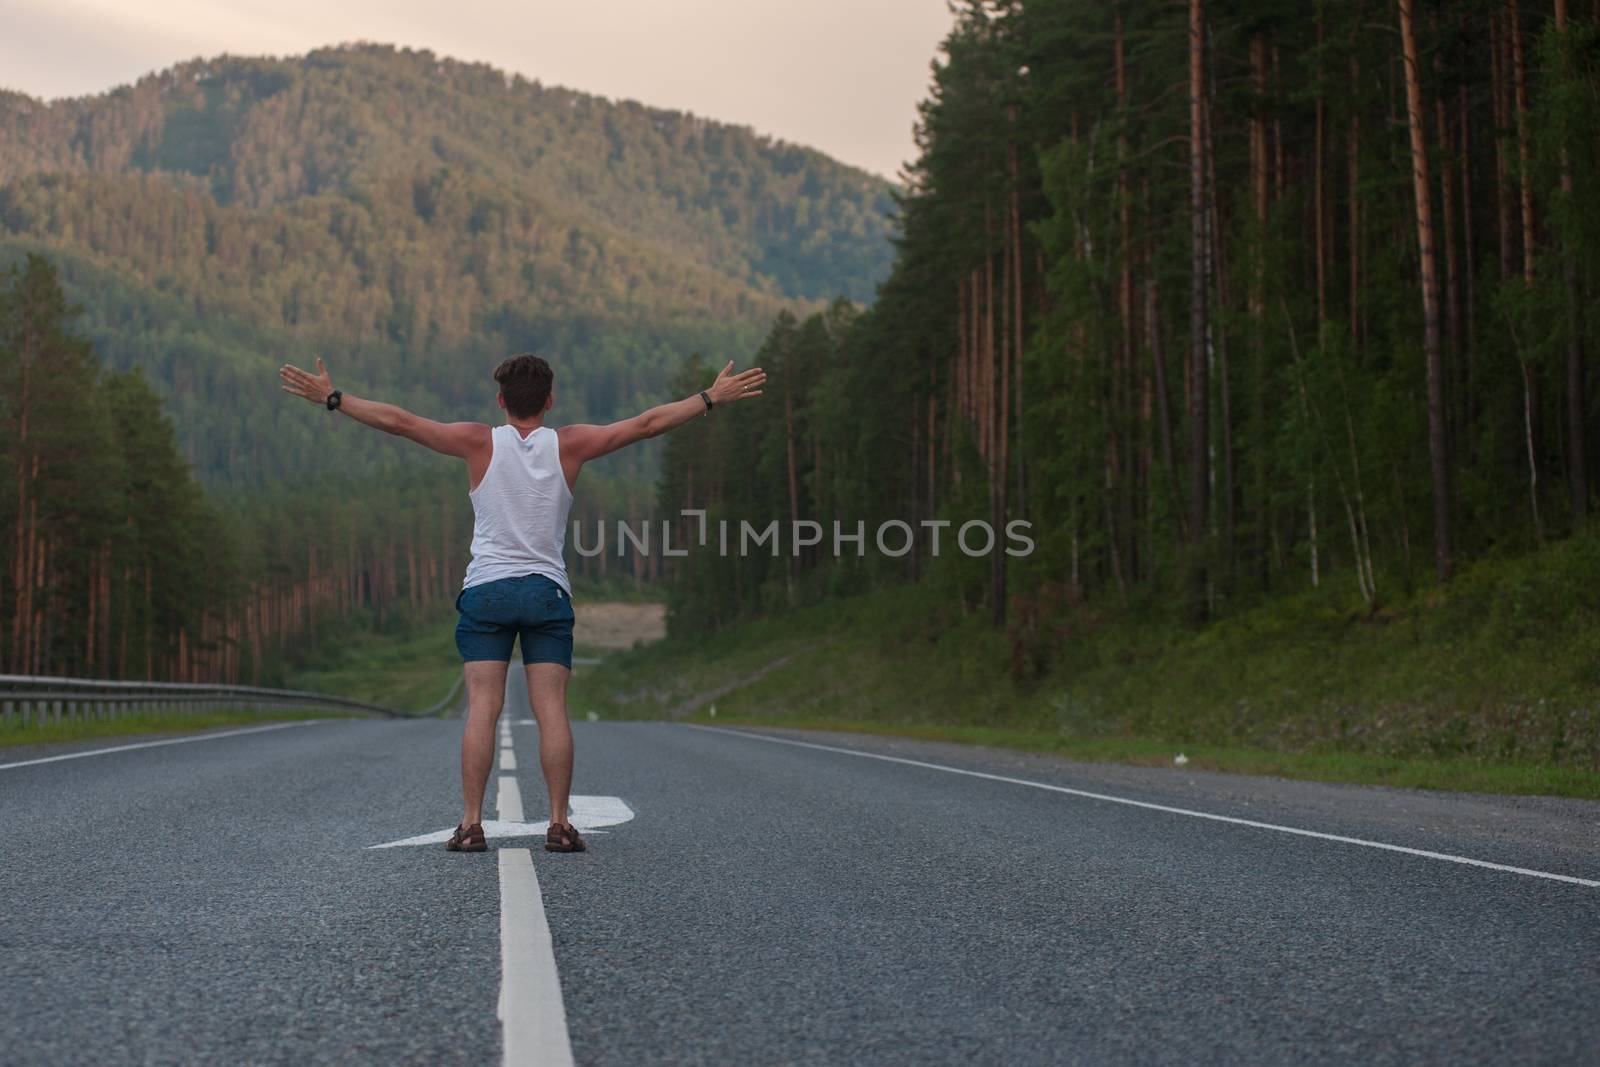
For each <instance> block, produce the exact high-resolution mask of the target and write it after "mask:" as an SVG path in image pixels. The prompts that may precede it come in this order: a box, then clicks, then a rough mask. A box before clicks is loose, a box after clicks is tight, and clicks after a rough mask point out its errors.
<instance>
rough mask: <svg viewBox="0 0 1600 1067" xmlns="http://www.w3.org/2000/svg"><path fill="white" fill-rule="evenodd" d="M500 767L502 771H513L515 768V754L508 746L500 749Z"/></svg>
mask: <svg viewBox="0 0 1600 1067" xmlns="http://www.w3.org/2000/svg"><path fill="white" fill-rule="evenodd" d="M500 769H501V770H502V771H514V770H516V769H517V754H516V753H515V752H513V751H512V750H511V749H509V748H502V749H501V750H500Z"/></svg>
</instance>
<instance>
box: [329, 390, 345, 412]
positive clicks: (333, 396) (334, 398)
mask: <svg viewBox="0 0 1600 1067" xmlns="http://www.w3.org/2000/svg"><path fill="white" fill-rule="evenodd" d="M343 399H344V394H343V393H341V392H339V390H337V389H335V390H334V391H333V392H331V393H329V394H328V410H329V411H333V410H335V409H336V408H338V406H339V401H341V400H343Z"/></svg>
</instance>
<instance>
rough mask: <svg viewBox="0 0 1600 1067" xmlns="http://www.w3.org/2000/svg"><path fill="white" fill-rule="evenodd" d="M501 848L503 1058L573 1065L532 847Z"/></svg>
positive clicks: (510, 1066)
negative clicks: (534, 867) (530, 849)
mask: <svg viewBox="0 0 1600 1067" xmlns="http://www.w3.org/2000/svg"><path fill="white" fill-rule="evenodd" d="M498 851H499V854H500V859H499V862H500V1001H499V1006H498V1010H497V1014H498V1015H499V1017H500V1034H501V1041H502V1042H503V1044H502V1056H503V1059H502V1062H503V1063H505V1064H506V1065H507V1067H524V1065H537V1067H570V1065H571V1063H572V1038H571V1037H570V1035H569V1034H568V1033H567V1012H566V1006H565V1005H564V1003H563V1002H562V997H561V976H560V975H559V974H557V972H556V956H555V946H554V944H553V943H552V942H551V938H550V923H549V922H548V920H546V918H545V913H544V897H543V895H542V894H541V893H540V892H539V876H538V874H537V873H536V872H535V871H534V869H533V853H532V852H530V851H529V850H528V849H525V848H502V849H499V850H498Z"/></svg>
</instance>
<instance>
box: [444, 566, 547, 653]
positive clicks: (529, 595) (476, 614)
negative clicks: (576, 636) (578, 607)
mask: <svg viewBox="0 0 1600 1067" xmlns="http://www.w3.org/2000/svg"><path fill="white" fill-rule="evenodd" d="M456 610H457V611H459V612H460V613H461V621H459V622H457V623H456V649H457V650H458V651H459V652H460V653H461V658H462V659H463V660H464V661H467V662H471V661H473V660H499V661H500V662H501V663H509V662H510V661H511V646H512V644H513V643H514V642H515V641H516V640H517V636H518V635H519V634H520V635H521V636H522V662H523V663H559V664H561V665H562V666H563V667H569V668H570V667H571V666H572V598H571V597H570V596H568V595H567V592H566V590H565V589H562V588H561V587H560V586H559V585H557V584H556V583H555V582H553V581H551V580H550V579H549V578H546V577H545V576H544V575H542V574H525V575H522V576H521V577H518V578H501V579H499V580H498V581H493V582H484V583H483V584H481V585H472V586H468V587H467V588H465V589H463V590H461V593H460V595H459V596H457V597H456Z"/></svg>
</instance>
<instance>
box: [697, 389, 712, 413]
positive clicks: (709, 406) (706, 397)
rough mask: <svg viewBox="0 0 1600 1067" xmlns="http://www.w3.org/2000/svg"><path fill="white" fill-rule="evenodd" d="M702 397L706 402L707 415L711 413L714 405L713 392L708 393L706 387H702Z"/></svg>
mask: <svg viewBox="0 0 1600 1067" xmlns="http://www.w3.org/2000/svg"><path fill="white" fill-rule="evenodd" d="M700 399H701V400H704V401H705V402H706V414H707V415H709V414H711V409H712V407H713V406H714V405H713V404H712V403H711V394H710V393H707V392H706V391H705V390H704V389H702V390H700Z"/></svg>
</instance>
